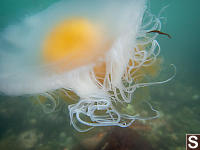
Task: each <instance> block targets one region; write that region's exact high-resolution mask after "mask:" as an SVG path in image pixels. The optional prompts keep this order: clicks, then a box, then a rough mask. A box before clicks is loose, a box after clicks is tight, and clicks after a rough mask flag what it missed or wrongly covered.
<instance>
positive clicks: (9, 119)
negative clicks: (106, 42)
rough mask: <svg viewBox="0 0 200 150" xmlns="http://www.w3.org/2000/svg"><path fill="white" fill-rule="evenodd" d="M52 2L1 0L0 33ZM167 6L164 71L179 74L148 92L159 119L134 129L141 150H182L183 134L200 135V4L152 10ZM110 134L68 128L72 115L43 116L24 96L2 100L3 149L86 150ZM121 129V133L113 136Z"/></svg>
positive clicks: (159, 3)
mask: <svg viewBox="0 0 200 150" xmlns="http://www.w3.org/2000/svg"><path fill="white" fill-rule="evenodd" d="M54 2H56V0H43V1H41V0H20V1H16V0H1V1H0V29H3V28H4V27H6V26H7V25H9V24H11V23H15V22H18V21H20V20H21V19H22V18H24V17H25V16H26V15H31V14H34V13H36V12H38V11H40V10H43V9H45V8H47V7H48V6H50V5H51V4H52V3H54ZM166 5H169V7H168V8H166V10H165V11H164V12H163V14H162V16H164V17H166V19H164V20H163V25H162V31H163V32H166V33H168V34H170V35H171V36H172V39H167V38H166V37H163V36H159V38H158V39H159V43H160V46H161V55H162V56H163V58H164V63H165V65H166V68H167V66H168V65H170V64H174V65H175V66H176V68H177V72H176V73H177V74H176V77H175V78H174V79H173V80H172V81H170V82H169V83H167V84H165V85H159V86H154V87H151V88H150V90H151V91H150V93H151V98H150V99H151V100H150V101H151V103H152V105H153V106H154V107H155V108H156V109H158V110H159V111H160V113H161V116H160V118H158V119H155V120H150V121H147V122H145V123H144V122H142V123H138V124H139V125H138V126H137V125H136V127H135V128H131V129H132V130H133V131H134V133H135V132H136V133H137V135H139V137H142V138H139V137H138V140H137V137H136V139H133V140H134V141H136V142H137V143H136V145H137V144H138V147H137V149H138V150H140V149H142V140H144V141H145V142H147V143H149V144H150V147H152V149H156V150H183V149H185V134H186V133H200V118H199V117H200V59H199V57H200V49H199V44H200V42H199V34H200V31H199V27H200V17H199V14H200V9H199V6H200V1H198V0H192V1H188V0H167V1H164V0H152V1H151V3H150V7H151V11H152V12H153V13H154V14H158V13H159V11H160V9H161V8H162V7H164V6H166ZM166 76H168V75H163V77H166ZM169 76H170V74H169ZM161 78H162V76H161ZM61 110H62V108H61ZM111 130H113V129H110V128H100V129H98V131H91V132H89V133H85V134H80V133H77V132H76V131H75V130H74V129H73V127H72V126H70V122H69V116H67V115H66V113H64V112H63V111H58V112H55V113H52V114H45V113H44V112H43V110H42V109H41V107H40V106H39V105H35V104H34V102H33V101H31V100H27V98H26V97H6V96H1V97H0V149H1V150H13V149H15V150H17V149H19V150H23V149H24V150H29V149H30V150H64V149H65V150H71V149H75V150H76V149H77V150H78V149H80V150H82V149H83V150H88V147H89V146H88V145H91V141H92V142H95V140H91V138H92V139H96V141H97V139H98V137H99V136H97V135H100V134H99V133H101V132H102V133H104V134H106V133H107V132H109V131H111ZM118 130H123V129H121V128H117V129H116V130H114V131H115V132H117V131H118ZM105 131H106V133H105ZM124 133H126V132H124ZM111 135H112V134H111ZM120 136H121V135H120ZM125 136H126V135H125ZM127 136H128V135H127ZM106 139H107V138H106ZM108 139H109V138H108ZM113 139H114V137H113ZM121 141H123V140H121ZM127 141H128V142H130V143H131V142H132V141H129V140H127ZM97 143H98V142H97ZM99 143H101V142H99ZM105 143H106V142H105ZM140 143H141V144H140ZM97 145H98V144H97ZM118 147H119V149H120V146H118ZM97 149H98V148H97ZM105 149H106V148H105Z"/></svg>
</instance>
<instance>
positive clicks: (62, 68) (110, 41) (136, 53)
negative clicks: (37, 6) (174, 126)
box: [0, 0, 173, 132]
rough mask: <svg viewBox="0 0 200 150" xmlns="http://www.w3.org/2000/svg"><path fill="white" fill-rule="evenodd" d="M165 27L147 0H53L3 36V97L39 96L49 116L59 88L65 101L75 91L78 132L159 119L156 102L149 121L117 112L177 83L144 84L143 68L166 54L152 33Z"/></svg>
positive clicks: (0, 63) (0, 33)
mask: <svg viewBox="0 0 200 150" xmlns="http://www.w3.org/2000/svg"><path fill="white" fill-rule="evenodd" d="M160 29H161V21H160V19H159V17H156V16H155V15H153V14H151V13H150V11H149V10H148V7H147V1H146V0H128V1H126V2H124V1H121V0H115V1H114V0H110V1H107V0H102V1H84V2H83V1H71V0H70V1H65V0H61V1H59V2H56V3H53V4H52V5H51V6H49V7H48V8H46V9H44V10H42V11H40V12H38V13H36V14H30V15H27V16H25V17H24V18H22V19H21V20H20V21H18V22H15V23H12V24H11V25H8V26H7V27H5V28H4V29H2V30H1V31H0V43H1V44H0V45H1V46H0V72H1V73H0V92H1V94H5V95H9V96H23V95H26V96H27V95H28V96H34V97H36V99H39V102H40V103H41V105H42V106H44V109H45V111H46V112H52V111H54V110H55V108H56V106H57V105H58V103H59V101H58V99H59V97H60V95H59V94H58V93H57V94H55V91H61V92H64V93H65V96H66V97H70V96H71V94H72V93H75V94H76V95H77V100H75V102H74V103H73V104H69V105H68V111H69V118H70V122H71V124H72V125H73V127H74V128H75V129H76V130H77V131H80V132H84V131H88V130H90V129H92V128H94V127H96V126H120V127H128V126H130V125H131V124H132V123H133V122H134V121H135V120H146V119H152V118H156V117H157V116H158V115H159V113H158V111H157V110H155V109H153V107H152V106H151V105H150V104H149V108H150V109H151V110H152V111H153V112H155V115H153V116H150V117H142V116H141V115H140V114H134V115H132V114H129V113H124V111H120V110H118V109H117V107H120V109H122V107H123V106H124V105H125V104H130V103H133V104H134V99H133V95H134V93H135V91H136V90H137V89H139V88H142V87H145V86H150V85H154V84H162V83H165V82H168V81H169V80H171V79H172V78H173V76H172V77H170V78H169V79H167V80H164V81H159V82H142V81H143V80H142V78H143V76H144V75H145V73H147V72H145V71H144V70H145V69H144V68H150V67H151V66H152V65H153V64H155V63H157V60H158V59H157V57H158V55H159V53H160V46H159V44H158V42H157V40H156V37H157V35H156V34H147V33H148V32H149V31H152V30H160ZM142 68H143V71H141V70H142ZM41 96H42V97H43V98H44V100H43V99H42V98H41ZM39 97H40V98H39ZM47 102H50V103H51V108H50V107H49V105H47V104H46V103H47ZM82 125H84V126H86V127H84V128H82Z"/></svg>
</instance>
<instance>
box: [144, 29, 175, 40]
mask: <svg viewBox="0 0 200 150" xmlns="http://www.w3.org/2000/svg"><path fill="white" fill-rule="evenodd" d="M147 33H158V34H163V35H167V36H168V38H170V39H171V38H172V37H171V36H170V35H169V34H167V33H164V32H161V31H158V30H152V31H149V32H147Z"/></svg>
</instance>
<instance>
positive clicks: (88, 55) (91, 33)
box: [43, 18, 106, 71]
mask: <svg viewBox="0 0 200 150" xmlns="http://www.w3.org/2000/svg"><path fill="white" fill-rule="evenodd" d="M104 41H105V38H103V35H102V32H101V30H100V29H99V27H97V26H96V25H94V24H92V23H91V22H89V21H88V20H86V19H82V18H81V19H80V18H76V19H70V20H65V21H63V22H61V23H60V24H58V25H57V26H55V27H54V28H53V29H52V31H51V32H50V33H49V34H48V35H47V37H46V39H45V41H44V44H43V58H44V61H45V63H47V64H52V63H56V64H57V65H56V68H59V70H62V71H64V70H65V71H66V70H70V69H74V68H77V67H80V66H83V65H87V64H90V63H92V62H94V61H95V60H97V58H98V57H99V56H101V55H103V54H104V53H105V50H106V49H105V43H104Z"/></svg>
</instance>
